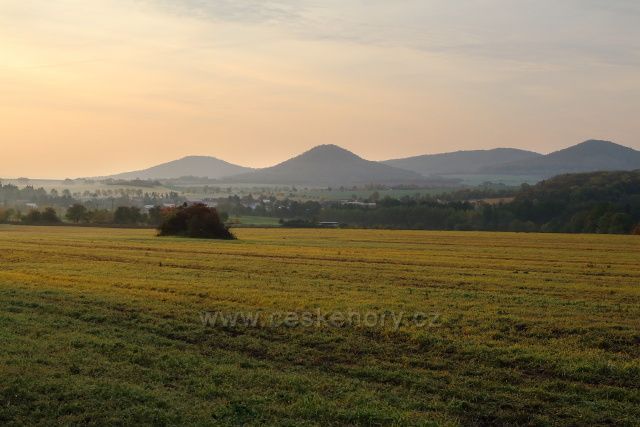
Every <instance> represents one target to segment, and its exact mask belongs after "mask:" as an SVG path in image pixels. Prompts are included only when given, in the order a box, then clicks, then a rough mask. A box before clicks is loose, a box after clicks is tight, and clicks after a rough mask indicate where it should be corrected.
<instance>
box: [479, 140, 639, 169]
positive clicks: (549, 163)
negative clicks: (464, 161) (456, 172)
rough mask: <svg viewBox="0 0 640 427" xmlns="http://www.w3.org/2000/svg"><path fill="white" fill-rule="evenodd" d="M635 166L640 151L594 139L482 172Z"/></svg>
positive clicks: (628, 167) (627, 167) (491, 167)
mask: <svg viewBox="0 0 640 427" xmlns="http://www.w3.org/2000/svg"><path fill="white" fill-rule="evenodd" d="M635 169H640V151H636V150H634V149H633V148H629V147H625V146H624V145H620V144H615V143H613V142H611V141H602V140H594V139H592V140H588V141H585V142H583V143H580V144H577V145H574V146H571V147H569V148H565V149H563V150H559V151H555V152H553V153H549V154H547V155H544V156H540V157H537V158H533V159H525V160H519V161H513V162H507V163H504V164H499V165H492V166H486V167H483V168H481V169H480V172H481V173H486V174H496V175H500V174H503V175H539V176H543V177H551V176H555V175H560V174H565V173H577V172H595V171H625V170H635Z"/></svg>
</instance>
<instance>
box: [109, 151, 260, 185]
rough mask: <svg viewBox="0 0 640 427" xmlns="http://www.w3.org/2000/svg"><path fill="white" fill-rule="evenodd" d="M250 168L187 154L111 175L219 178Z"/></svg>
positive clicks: (246, 170)
mask: <svg viewBox="0 0 640 427" xmlns="http://www.w3.org/2000/svg"><path fill="white" fill-rule="evenodd" d="M252 170H253V169H251V168H246V167H243V166H238V165H234V164H232V163H229V162H225V161H224V160H220V159H217V158H215V157H209V156H187V157H183V158H182V159H179V160H173V161H171V162H167V163H162V164H160V165H157V166H153V167H150V168H148V169H142V170H139V171H133V172H125V173H120V174H116V175H111V176H109V177H108V178H114V179H138V178H139V179H172V178H181V177H185V176H195V177H199V178H211V179H220V178H224V177H226V176H230V175H237V174H241V173H245V172H249V171H252Z"/></svg>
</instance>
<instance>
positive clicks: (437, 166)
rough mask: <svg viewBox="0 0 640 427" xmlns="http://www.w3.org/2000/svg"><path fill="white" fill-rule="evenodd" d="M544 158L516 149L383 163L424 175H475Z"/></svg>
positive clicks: (413, 158) (424, 156) (481, 151)
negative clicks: (486, 168) (504, 165)
mask: <svg viewBox="0 0 640 427" xmlns="http://www.w3.org/2000/svg"><path fill="white" fill-rule="evenodd" d="M540 156H542V155H541V154H538V153H534V152H533V151H525V150H518V149H515V148H495V149H493V150H471V151H456V152H452V153H442V154H426V155H423V156H415V157H407V158H403V159H393V160H386V161H384V162H382V163H384V164H386V165H389V166H394V167H397V168H401V169H406V170H410V171H414V172H417V173H419V174H422V175H425V176H427V175H447V174H460V175H464V174H474V173H477V172H478V171H479V170H480V169H482V168H485V167H488V166H495V165H498V164H501V163H507V162H513V161H520V160H525V159H534V158H537V157H540Z"/></svg>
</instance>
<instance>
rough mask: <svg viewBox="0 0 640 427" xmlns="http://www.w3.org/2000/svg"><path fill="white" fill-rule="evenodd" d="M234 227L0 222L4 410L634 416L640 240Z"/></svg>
mask: <svg viewBox="0 0 640 427" xmlns="http://www.w3.org/2000/svg"><path fill="white" fill-rule="evenodd" d="M236 232H237V234H238V237H239V240H238V241H232V242H217V241H201V240H187V239H179V238H158V237H155V236H154V232H153V231H152V230H121V229H97V228H74V227H58V228H55V227H53V228H47V227H40V228H38V227H10V226H0V342H1V343H2V346H0V403H1V404H0V424H3V425H22V424H25V423H30V424H40V425H51V424H53V423H64V424H78V423H93V424H107V423H120V424H139V423H153V424H158V425H162V424H213V423H216V424H222V425H238V424H249V425H251V424H254V425H258V424H278V425H291V426H294V425H296V426H297V425H389V424H396V425H406V424H409V425H412V424H413V425H461V424H462V425H469V424H484V425H487V424H492V425H495V424H525V423H528V424H538V425H541V424H570V425H571V424H572V425H578V424H580V425H595V424H619V425H638V424H639V423H640V389H639V385H640V262H639V261H640V239H639V238H638V237H635V236H599V235H552V234H544V235H542V234H511V233H470V232H466V233H465V232H414V231H373V230H291V229H251V228H247V229H237V230H236ZM254 312H259V313H261V314H262V315H265V316H266V315H270V316H274V315H278V316H279V313H289V314H287V316H293V317H295V316H301V317H302V316H303V315H304V314H305V313H313V316H316V317H313V318H312V321H313V322H312V323H313V324H312V325H309V324H296V323H295V322H289V323H285V324H267V323H265V324H262V323H261V322H258V324H256V325H251V324H249V323H248V322H245V323H242V322H238V323H237V324H235V325H234V324H232V323H229V322H227V323H226V324H225V323H224V322H213V321H212V319H214V320H215V319H217V318H214V317H211V316H213V315H214V314H215V315H216V316H217V315H219V314H222V315H224V316H225V317H224V318H223V319H227V320H228V319H230V318H233V317H232V316H233V313H254ZM352 312H355V313H362V314H364V315H366V316H369V315H370V314H372V313H373V314H374V315H378V316H381V315H383V314H384V315H386V316H387V319H388V318H389V317H391V316H395V317H393V319H396V318H398V317H400V318H401V320H402V321H401V322H400V325H399V327H397V328H396V327H395V324H391V323H389V322H383V323H377V324H375V325H370V324H366V323H365V322H360V323H359V322H353V323H351V324H350V323H348V322H340V321H338V320H336V319H337V318H334V320H335V321H334V322H321V321H320V320H321V319H322V317H323V316H325V314H330V315H331V316H333V315H335V314H338V313H352ZM203 313H207V314H203ZM416 313H421V314H419V315H418V317H416V318H413V317H410V316H413V315H414V314H416ZM227 316H228V317H227ZM403 316H404V317H403ZM379 318H380V317H378V319H379ZM203 319H205V320H207V321H208V323H209V324H208V325H205V324H204V323H203V321H202V320H203ZM418 320H420V321H418ZM423 320H426V321H423Z"/></svg>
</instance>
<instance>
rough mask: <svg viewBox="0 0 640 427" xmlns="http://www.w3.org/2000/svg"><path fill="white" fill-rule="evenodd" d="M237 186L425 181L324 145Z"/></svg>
mask: <svg viewBox="0 0 640 427" xmlns="http://www.w3.org/2000/svg"><path fill="white" fill-rule="evenodd" d="M229 180H230V181H233V182H245V183H264V184H309V185H312V184H322V185H341V184H345V185H346V184H368V183H377V184H380V183H405V182H419V181H423V180H424V177H423V176H422V175H420V174H418V173H416V172H413V171H407V170H404V169H400V168H396V167H393V166H388V165H385V164H382V163H379V162H374V161H370V160H365V159H363V158H361V157H359V156H357V155H356V154H354V153H352V152H351V151H348V150H345V149H344V148H341V147H338V146H337V145H333V144H328V145H320V146H317V147H315V148H312V149H311V150H309V151H306V152H304V153H302V154H300V155H299V156H296V157H293V158H291V159H289V160H286V161H284V162H282V163H280V164H277V165H275V166H272V167H269V168H264V169H259V170H256V171H254V172H249V173H246V174H241V175H237V176H233V177H230V178H229Z"/></svg>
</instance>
